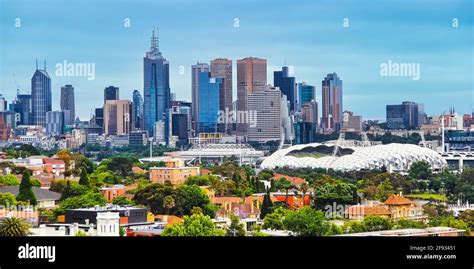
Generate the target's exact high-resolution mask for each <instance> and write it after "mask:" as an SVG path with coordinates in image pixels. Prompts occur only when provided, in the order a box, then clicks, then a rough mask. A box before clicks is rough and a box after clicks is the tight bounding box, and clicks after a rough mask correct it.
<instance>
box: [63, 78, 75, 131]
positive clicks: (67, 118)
mask: <svg viewBox="0 0 474 269" xmlns="http://www.w3.org/2000/svg"><path fill="white" fill-rule="evenodd" d="M60 107H61V110H62V111H69V112H65V113H64V124H66V125H73V124H74V120H75V118H76V107H75V103H74V87H72V85H64V86H63V87H61V98H60Z"/></svg>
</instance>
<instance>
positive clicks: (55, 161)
mask: <svg viewBox="0 0 474 269" xmlns="http://www.w3.org/2000/svg"><path fill="white" fill-rule="evenodd" d="M43 164H62V165H65V163H64V161H63V160H61V159H52V158H44V159H43Z"/></svg>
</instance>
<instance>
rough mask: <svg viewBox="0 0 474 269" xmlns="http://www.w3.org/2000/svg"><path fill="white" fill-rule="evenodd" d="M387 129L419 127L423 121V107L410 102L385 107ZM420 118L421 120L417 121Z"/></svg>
mask: <svg viewBox="0 0 474 269" xmlns="http://www.w3.org/2000/svg"><path fill="white" fill-rule="evenodd" d="M386 112H387V128H388V129H416V128H418V127H420V126H421V124H422V123H423V119H424V106H423V104H418V103H415V102H411V101H405V102H403V103H402V104H401V105H387V107H386ZM420 117H422V118H423V119H421V120H420V119H419V118H420Z"/></svg>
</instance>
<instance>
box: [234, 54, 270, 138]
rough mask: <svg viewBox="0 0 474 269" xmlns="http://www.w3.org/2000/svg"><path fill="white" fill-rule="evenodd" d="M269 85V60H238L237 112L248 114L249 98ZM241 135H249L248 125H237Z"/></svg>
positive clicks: (251, 58) (249, 58)
mask: <svg viewBox="0 0 474 269" xmlns="http://www.w3.org/2000/svg"><path fill="white" fill-rule="evenodd" d="M266 85H267V60H266V59H259V58H253V57H248V58H244V59H241V60H237V110H238V111H242V112H248V109H247V96H248V95H249V94H252V93H255V92H258V91H260V90H263V89H264V88H265V86H266ZM237 131H238V132H239V134H246V133H247V123H237Z"/></svg>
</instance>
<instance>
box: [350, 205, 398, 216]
mask: <svg viewBox="0 0 474 269" xmlns="http://www.w3.org/2000/svg"><path fill="white" fill-rule="evenodd" d="M344 213H345V214H348V215H360V216H371V215H379V216H380V215H388V216H390V215H391V213H390V211H389V210H388V209H387V208H386V207H384V206H363V205H354V206H351V207H349V208H348V209H347V210H346V212H344Z"/></svg>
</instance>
